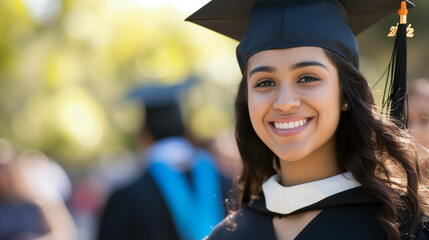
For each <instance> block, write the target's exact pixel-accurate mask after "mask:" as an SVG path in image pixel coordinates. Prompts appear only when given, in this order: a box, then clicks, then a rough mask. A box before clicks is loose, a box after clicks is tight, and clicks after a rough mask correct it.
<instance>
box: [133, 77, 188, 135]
mask: <svg viewBox="0 0 429 240" xmlns="http://www.w3.org/2000/svg"><path fill="white" fill-rule="evenodd" d="M193 82H194V79H193V78H192V77H191V78H189V79H187V81H185V82H183V83H181V84H176V85H167V86H165V85H160V84H151V85H144V86H141V87H138V88H134V89H133V90H132V91H130V92H129V93H128V95H127V99H132V100H138V101H140V102H142V103H143V105H144V106H145V110H146V111H145V112H146V126H147V127H148V129H149V130H150V132H151V134H152V135H153V137H154V139H155V140H160V139H163V138H166V137H173V136H183V135H184V125H183V120H182V115H181V111H180V107H179V100H180V99H179V98H180V96H181V95H182V94H184V93H185V91H186V90H187V89H188V88H189V87H190V86H191V85H192V84H193Z"/></svg>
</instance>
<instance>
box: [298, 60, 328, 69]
mask: <svg viewBox="0 0 429 240" xmlns="http://www.w3.org/2000/svg"><path fill="white" fill-rule="evenodd" d="M310 66H320V67H323V68H326V69H328V67H326V66H325V65H324V64H322V63H321V62H318V61H305V62H299V63H297V64H295V65H293V66H291V67H290V69H291V70H296V69H298V68H304V67H310Z"/></svg>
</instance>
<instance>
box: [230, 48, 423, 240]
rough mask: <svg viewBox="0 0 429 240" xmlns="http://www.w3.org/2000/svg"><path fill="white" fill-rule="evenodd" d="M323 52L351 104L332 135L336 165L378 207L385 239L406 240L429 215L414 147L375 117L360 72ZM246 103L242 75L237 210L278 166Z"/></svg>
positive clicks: (238, 100) (237, 102)
mask: <svg viewBox="0 0 429 240" xmlns="http://www.w3.org/2000/svg"><path fill="white" fill-rule="evenodd" d="M324 52H325V54H326V55H327V57H328V58H329V59H330V60H331V62H332V63H333V64H334V65H335V66H336V68H337V69H338V75H339V81H340V89H341V91H342V97H343V98H344V99H346V101H347V102H348V103H349V109H348V110H347V111H342V112H341V116H340V121H339V124H338V128H337V130H336V133H335V134H336V153H337V155H338V159H339V163H340V165H341V167H342V168H343V169H344V170H345V171H350V172H351V173H352V174H353V176H354V177H355V179H356V180H357V181H359V182H360V183H361V184H362V187H363V189H364V191H365V192H366V193H367V194H368V195H370V196H373V197H376V198H377V199H379V200H380V202H381V203H382V206H383V207H382V211H381V214H380V216H379V217H378V221H379V223H380V225H381V226H382V227H383V228H384V229H385V231H386V233H387V236H388V238H389V239H400V238H401V236H402V237H408V236H410V235H412V233H414V231H415V229H416V228H417V225H418V223H419V221H420V219H421V214H422V213H424V214H426V213H427V205H426V204H423V202H424V201H425V199H423V198H421V195H420V194H419V191H421V190H420V188H419V186H421V185H422V184H421V182H420V174H419V167H418V163H417V153H416V149H415V146H414V144H413V142H412V141H411V140H410V138H409V137H408V135H407V133H406V132H405V131H404V130H401V129H400V128H399V127H397V126H396V125H395V123H393V122H392V121H389V120H387V118H386V117H384V116H383V115H382V114H380V113H379V112H378V109H377V107H376V105H375V101H374V97H373V95H372V92H371V87H370V86H369V84H368V82H367V81H366V79H365V78H364V77H363V75H362V74H361V73H360V72H359V70H358V69H356V68H355V67H354V66H353V65H351V64H350V63H349V62H347V61H346V60H345V59H344V58H342V57H341V56H339V55H338V54H336V53H334V52H332V51H330V50H326V49H324ZM246 71H247V69H245V71H244V72H245V73H246ZM247 97H248V96H247V79H246V74H243V78H242V80H241V82H240V84H239V87H238V92H237V97H236V100H235V112H236V124H235V128H236V129H235V131H236V132H235V134H236V141H237V145H238V148H239V151H240V154H241V157H242V162H243V168H242V170H241V175H240V176H239V179H238V184H239V186H240V191H241V200H240V204H241V206H243V205H245V204H246V203H248V202H249V201H250V200H252V199H254V198H257V197H258V195H259V194H260V193H261V191H262V183H263V182H264V181H266V180H267V179H268V178H269V177H271V176H272V175H273V174H275V173H276V171H275V167H273V165H278V163H279V159H278V157H276V156H275V154H274V153H273V152H272V151H271V150H270V149H269V148H268V147H267V146H266V145H265V144H264V143H263V142H262V140H261V139H260V138H259V137H258V135H257V134H256V132H255V131H254V129H253V127H252V124H251V121H250V116H249V110H248V103H247ZM272 159H274V161H275V162H274V164H273V161H272ZM393 176H394V177H393ZM410 233H411V234H410Z"/></svg>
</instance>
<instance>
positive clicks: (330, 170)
mask: <svg viewBox="0 0 429 240" xmlns="http://www.w3.org/2000/svg"><path fill="white" fill-rule="evenodd" d="M280 169H281V177H280V184H282V185H283V186H294V185H298V184H302V183H307V182H313V181H317V180H320V179H324V178H328V177H332V176H335V175H337V174H340V173H342V172H344V170H343V169H342V168H341V167H340V165H339V163H338V159H337V155H336V151H335V137H332V138H331V139H330V140H329V141H328V142H327V143H325V144H324V145H323V146H321V147H320V148H318V149H317V150H315V151H314V152H312V153H310V154H309V155H307V156H306V157H304V158H302V159H299V160H296V161H284V160H281V159H280Z"/></svg>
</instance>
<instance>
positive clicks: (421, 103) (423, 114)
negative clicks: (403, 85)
mask: <svg viewBox="0 0 429 240" xmlns="http://www.w3.org/2000/svg"><path fill="white" fill-rule="evenodd" d="M408 107H409V108H408V109H409V110H408V112H409V119H408V128H409V132H410V134H411V135H412V136H413V137H414V140H415V142H416V143H417V144H416V145H417V150H418V153H419V158H420V161H421V166H422V167H421V168H422V169H421V171H422V173H423V175H424V176H425V177H426V179H428V178H429V79H427V78H420V79H417V80H415V81H413V82H411V84H410V86H409V91H408Z"/></svg>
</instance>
